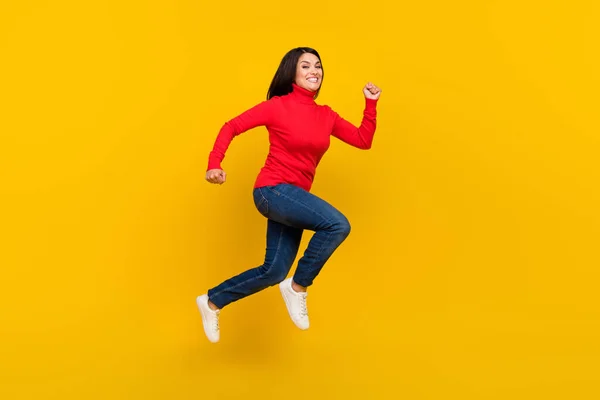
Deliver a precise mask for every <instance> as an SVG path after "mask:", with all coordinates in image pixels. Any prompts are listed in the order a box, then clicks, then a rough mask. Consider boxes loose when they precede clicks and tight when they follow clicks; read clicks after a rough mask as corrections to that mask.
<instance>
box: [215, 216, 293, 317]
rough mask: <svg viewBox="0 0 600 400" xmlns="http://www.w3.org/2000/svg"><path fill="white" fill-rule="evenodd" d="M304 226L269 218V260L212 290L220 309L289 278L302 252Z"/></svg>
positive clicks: (266, 256)
mask: <svg viewBox="0 0 600 400" xmlns="http://www.w3.org/2000/svg"><path fill="white" fill-rule="evenodd" d="M301 238H302V229H298V228H294V227H291V226H287V225H284V224H281V223H279V222H276V221H273V220H270V219H269V220H268V221H267V251H266V255H265V262H264V264H263V265H261V266H260V267H257V268H253V269H250V270H248V271H245V272H242V273H241V274H239V275H237V276H235V277H233V278H230V279H228V280H226V281H225V282H223V283H221V284H220V285H218V286H217V287H215V288H213V289H210V290H209V291H208V297H209V299H210V301H211V302H212V303H213V304H214V305H216V306H217V307H218V308H223V307H225V306H226V305H227V304H230V303H232V302H234V301H237V300H240V299H242V298H244V297H246V296H249V295H251V294H254V293H256V292H259V291H261V290H263V289H266V288H267V287H269V286H273V285H276V284H277V283H279V282H281V281H282V280H284V279H285V277H286V276H287V274H288V272H289V271H290V268H291V267H292V263H293V262H294V259H295V258H296V255H297V254H298V247H299V246H300V241H301Z"/></svg>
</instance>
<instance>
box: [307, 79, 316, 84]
mask: <svg viewBox="0 0 600 400" xmlns="http://www.w3.org/2000/svg"><path fill="white" fill-rule="evenodd" d="M317 80H318V79H317V78H308V81H309V82H314V83H316V82H317Z"/></svg>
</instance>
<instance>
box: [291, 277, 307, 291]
mask: <svg viewBox="0 0 600 400" xmlns="http://www.w3.org/2000/svg"><path fill="white" fill-rule="evenodd" d="M292 289H293V290H294V292H306V288H305V287H304V286H300V285H298V284H297V283H296V282H294V280H293V279H292Z"/></svg>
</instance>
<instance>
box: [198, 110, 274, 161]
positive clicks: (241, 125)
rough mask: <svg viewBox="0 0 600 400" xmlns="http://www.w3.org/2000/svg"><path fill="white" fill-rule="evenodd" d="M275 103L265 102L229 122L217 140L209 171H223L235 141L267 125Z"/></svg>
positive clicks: (210, 157)
mask: <svg viewBox="0 0 600 400" xmlns="http://www.w3.org/2000/svg"><path fill="white" fill-rule="evenodd" d="M272 108H273V101H272V100H269V101H263V102H262V103H259V104H258V105H256V106H254V107H252V108H251V109H249V110H247V111H244V112H243V113H242V114H240V115H238V116H237V117H235V118H233V119H231V120H230V121H227V122H226V123H225V124H224V125H223V127H221V130H220V131H219V134H218V135H217V138H216V139H215V143H214V146H213V149H212V151H211V152H210V154H209V157H208V168H207V171H209V170H212V169H221V162H222V161H223V159H224V158H225V153H226V152H227V149H228V148H229V145H230V144H231V142H232V141H233V139H234V138H235V137H236V136H238V135H240V134H242V133H244V132H246V131H248V130H250V129H252V128H256V127H257V126H263V125H267V124H268V123H269V122H270V118H271V115H272Z"/></svg>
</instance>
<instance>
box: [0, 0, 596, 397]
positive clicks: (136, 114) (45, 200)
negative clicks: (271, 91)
mask: <svg viewBox="0 0 600 400" xmlns="http://www.w3.org/2000/svg"><path fill="white" fill-rule="evenodd" d="M599 20H600V12H599V6H598V2H596V1H591V0H590V1H580V0H573V1H569V2H562V1H528V2H527V1H526V2H522V1H516V0H510V1H475V0H472V1H467V0H458V1H433V0H429V1H421V2H400V3H398V2H395V1H391V0H389V1H385V2H382V1H369V2H364V3H360V4H359V3H355V2H351V3H347V2H346V1H342V0H339V1H329V2H301V1H300V2H279V1H256V2H246V1H235V2H218V1H217V2H203V1H191V0H190V1H135V0H134V1H128V2H122V1H113V0H109V1H102V2H91V3H90V2H83V1H57V2H50V1H22V2H3V4H2V6H0V34H1V35H0V55H1V57H2V62H1V66H0V72H1V75H0V76H1V79H2V87H1V92H2V105H1V111H0V113H1V118H0V131H1V134H2V135H1V142H0V174H1V175H0V177H1V185H0V191H1V192H0V196H1V197H0V198H1V201H2V206H1V208H0V210H1V211H0V212H1V215H0V217H1V221H2V225H1V226H2V237H1V244H2V249H1V252H0V263H1V276H0V304H1V313H0V323H1V325H0V328H1V331H0V335H1V338H0V398H2V399H7V400H16V399H208V398H210V399H238V398H242V399H245V398H248V399H254V398H256V399H269V398H285V399H396V398H397V399H440V400H446V399H462V400H464V399H517V398H518V399H567V398H568V399H577V400H581V399H597V398H599V397H600V385H599V384H600V344H599V343H600V340H599V339H600V311H599V306H600V300H599V295H598V284H599V283H600V282H599V279H598V266H599V265H600V262H599V261H600V257H599V255H598V254H599V252H598V241H599V240H598V239H599V237H600V210H599V204H600V191H599V189H598V184H599V180H600V162H599V161H598V155H599V154H598V153H599V150H600V139H599V136H598V132H600V118H599V112H598V109H599V104H598V103H599V101H598V94H599V92H600V79H599V75H598V71H600V63H599V60H598V40H599V39H600V37H599V31H598V21H599ZM296 46H312V47H315V48H317V49H318V50H319V51H320V52H321V55H322V57H323V64H324V67H325V80H324V86H323V90H322V95H321V97H320V98H319V102H320V103H322V104H328V105H330V106H331V107H333V109H334V110H336V111H337V112H339V113H340V114H341V115H342V116H344V117H346V118H347V119H349V120H350V121H352V122H354V123H359V122H360V117H361V113H362V108H363V104H364V100H363V95H362V92H361V88H362V86H363V85H364V84H365V83H366V82H367V81H373V82H374V83H376V84H377V85H379V86H380V87H381V88H382V89H383V94H382V97H381V100H380V103H379V118H378V121H379V128H378V131H377V133H376V139H375V143H374V147H373V149H372V150H370V151H367V152H363V151H360V150H357V149H353V148H351V147H349V146H346V145H344V144H343V143H341V142H339V141H336V140H333V141H332V146H331V149H330V151H329V153H328V154H327V155H326V156H325V158H324V160H323V162H322V164H321V166H320V168H319V170H318V174H317V178H316V182H315V185H314V190H313V192H314V193H315V194H317V195H319V196H322V197H323V198H325V199H326V200H328V201H330V202H331V203H333V204H334V205H335V206H336V207H338V208H339V209H340V210H342V211H343V212H344V213H345V214H346V215H347V216H348V218H349V219H350V221H351V223H352V226H353V232H352V234H351V235H350V237H349V238H348V240H347V241H346V242H345V243H344V244H343V246H342V247H341V248H340V249H339V251H338V252H337V253H336V254H335V255H334V256H333V257H332V259H331V260H330V262H329V263H328V264H327V266H326V267H325V268H324V270H323V272H322V274H321V275H320V276H319V278H318V279H317V281H316V284H315V286H314V287H312V288H311V289H310V296H309V309H310V313H311V314H310V315H311V324H312V326H311V328H310V330H309V331H306V332H302V331H299V330H297V329H296V328H295V327H294V326H293V324H292V323H291V321H290V320H289V318H288V316H287V313H286V310H285V307H284V305H283V302H282V300H281V299H280V295H279V293H278V290H277V289H276V288H271V289H268V290H266V291H263V292H261V293H259V294H257V295H255V296H251V297H249V298H247V299H244V300H242V301H240V302H238V303H235V304H233V305H231V306H230V307H228V308H226V309H225V310H224V311H223V313H222V318H221V330H222V335H221V342H220V343H219V344H217V345H213V344H210V343H209V342H208V341H207V340H206V338H205V337H204V334H203V332H202V326H201V319H200V316H199V313H198V311H197V309H196V305H195V297H196V296H197V295H199V294H201V293H204V292H205V291H206V289H208V288H209V287H210V286H213V285H216V284H217V283H219V282H220V281H221V280H223V279H225V278H228V277H230V276H232V275H234V274H237V273H239V272H241V271H243V270H245V269H247V268H251V267H255V266H257V265H259V264H260V263H261V262H262V258H263V256H264V246H265V220H264V219H263V217H262V216H260V214H258V212H257V211H256V210H255V208H254V205H253V202H252V197H251V188H252V184H253V182H254V178H255V176H256V174H257V173H258V170H259V168H260V167H261V166H262V163H263V162H264V157H265V155H266V151H267V144H268V142H267V136H266V131H265V130H264V129H263V128H258V129H256V130H252V131H250V132H247V133H246V134H244V135H243V136H240V137H239V138H237V139H236V140H235V141H234V143H233V144H232V146H231V147H230V151H229V152H228V154H227V157H226V159H225V163H224V168H225V169H226V171H227V172H228V174H229V180H228V182H227V183H226V184H225V185H223V186H215V185H209V184H208V183H206V182H204V181H203V178H204V171H205V167H206V162H207V157H208V153H209V151H210V149H211V146H212V144H213V141H214V138H215V135H216V134H217V132H218V129H219V128H220V127H221V125H222V124H223V122H225V121H226V120H227V119H229V118H232V117H234V116H236V115H237V114H239V113H240V112H242V111H244V110H245V109H247V108H249V107H251V106H253V105H254V104H256V103H257V102H259V101H262V100H263V98H264V96H265V93H266V90H267V87H268V85H269V82H270V79H271V78H272V76H273V74H274V72H275V69H276V68H277V65H278V63H279V61H280V59H281V57H282V56H283V54H284V53H285V52H286V51H287V50H289V49H290V48H292V47H296ZM309 237H310V235H309V234H307V235H306V236H305V237H304V241H303V248H304V246H305V245H306V243H307V240H308V238H309Z"/></svg>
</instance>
